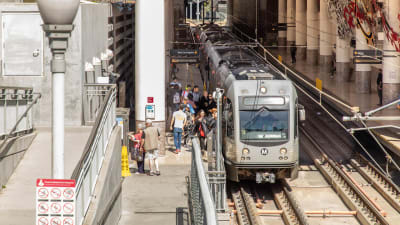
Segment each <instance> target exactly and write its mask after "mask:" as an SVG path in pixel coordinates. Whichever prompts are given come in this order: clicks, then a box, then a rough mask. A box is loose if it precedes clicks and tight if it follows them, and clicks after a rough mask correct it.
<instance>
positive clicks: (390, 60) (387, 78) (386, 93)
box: [382, 0, 400, 104]
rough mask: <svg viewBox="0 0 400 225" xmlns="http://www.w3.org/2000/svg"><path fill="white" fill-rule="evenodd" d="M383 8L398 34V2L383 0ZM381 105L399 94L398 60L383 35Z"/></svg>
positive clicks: (396, 0) (399, 6) (399, 64)
mask: <svg viewBox="0 0 400 225" xmlns="http://www.w3.org/2000/svg"><path fill="white" fill-rule="evenodd" d="M384 8H385V12H386V18H387V20H388V22H389V24H390V26H391V27H392V28H393V31H394V32H397V33H399V32H400V29H399V20H398V19H397V14H398V13H399V11H400V1H398V0H385V1H384ZM383 50H384V53H383V55H384V56H383V65H382V67H383V90H382V95H383V104H387V103H389V102H391V101H393V100H394V99H397V98H398V97H399V93H400V74H399V72H400V69H399V66H400V60H399V54H398V52H396V49H395V47H394V46H393V45H392V44H391V43H390V41H389V40H388V39H387V37H386V35H385V40H384V42H383Z"/></svg>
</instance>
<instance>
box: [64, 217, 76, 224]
mask: <svg viewBox="0 0 400 225" xmlns="http://www.w3.org/2000/svg"><path fill="white" fill-rule="evenodd" d="M63 225H74V221H73V220H72V219H71V218H65V219H64V222H63Z"/></svg>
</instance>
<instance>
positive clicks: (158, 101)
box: [135, 0, 166, 155]
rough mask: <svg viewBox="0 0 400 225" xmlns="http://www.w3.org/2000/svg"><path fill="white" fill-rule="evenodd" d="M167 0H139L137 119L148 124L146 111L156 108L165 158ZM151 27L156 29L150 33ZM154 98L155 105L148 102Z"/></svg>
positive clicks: (161, 149)
mask: <svg viewBox="0 0 400 225" xmlns="http://www.w3.org/2000/svg"><path fill="white" fill-rule="evenodd" d="M164 15H165V14H164V0H152V1H148V0H137V1H136V6H135V21H136V32H135V49H136V51H135V64H136V68H135V103H136V105H135V117H136V118H135V119H136V124H137V123H144V121H145V120H146V119H147V118H146V114H145V108H146V106H147V105H154V107H155V108H154V114H155V118H154V119H152V120H153V126H155V127H158V128H159V129H160V132H161V146H160V154H161V155H164V154H165V147H164V146H165V108H166V104H165V77H166V75H165V27H164V21H165V16H164ZM149 27H151V28H152V29H149ZM149 97H152V98H153V103H149V102H148V98H149Z"/></svg>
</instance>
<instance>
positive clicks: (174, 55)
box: [170, 49, 200, 63]
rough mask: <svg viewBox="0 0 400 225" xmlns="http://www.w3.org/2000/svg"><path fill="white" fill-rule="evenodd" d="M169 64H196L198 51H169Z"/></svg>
mask: <svg viewBox="0 0 400 225" xmlns="http://www.w3.org/2000/svg"><path fill="white" fill-rule="evenodd" d="M170 56H171V63H198V62H199V61H200V59H199V51H198V50H197V49H171V50H170Z"/></svg>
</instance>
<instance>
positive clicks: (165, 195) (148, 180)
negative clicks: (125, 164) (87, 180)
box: [119, 135, 191, 225]
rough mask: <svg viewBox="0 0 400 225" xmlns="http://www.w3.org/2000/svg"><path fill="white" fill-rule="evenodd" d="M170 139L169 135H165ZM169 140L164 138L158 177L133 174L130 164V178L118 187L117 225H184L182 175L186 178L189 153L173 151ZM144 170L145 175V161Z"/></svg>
mask: <svg viewBox="0 0 400 225" xmlns="http://www.w3.org/2000/svg"><path fill="white" fill-rule="evenodd" d="M169 136H170V135H169ZM173 145H174V144H173V138H172V137H168V138H167V143H166V155H165V156H164V157H160V158H159V166H160V171H161V175H160V176H148V175H147V174H135V173H134V172H136V171H137V165H136V162H130V170H131V173H132V175H131V176H130V177H126V178H125V180H124V183H123V186H122V215H121V219H120V222H119V225H128V224H146V225H158V224H165V225H178V224H181V225H183V224H188V218H189V217H188V209H187V205H188V199H187V184H186V176H189V171H190V165H191V151H190V150H188V149H187V148H182V152H181V153H180V154H178V155H177V154H175V153H173V151H174V150H175V148H174V147H173ZM145 171H146V173H148V172H149V167H148V160H146V162H145Z"/></svg>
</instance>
